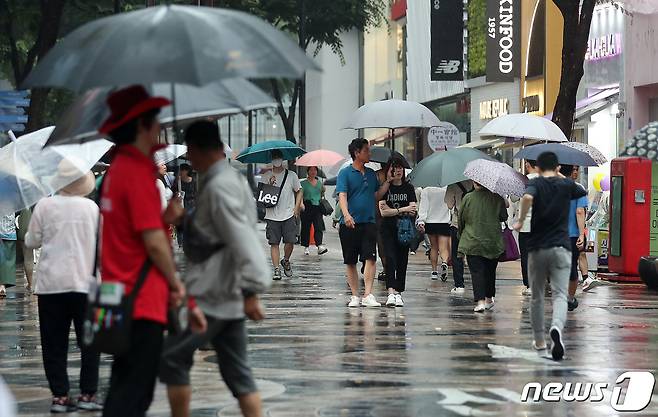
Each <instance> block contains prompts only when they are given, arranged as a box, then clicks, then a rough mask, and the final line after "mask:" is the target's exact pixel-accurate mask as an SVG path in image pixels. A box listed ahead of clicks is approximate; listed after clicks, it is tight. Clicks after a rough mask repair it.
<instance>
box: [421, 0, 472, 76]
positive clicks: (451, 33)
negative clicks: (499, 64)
mask: <svg viewBox="0 0 658 417" xmlns="http://www.w3.org/2000/svg"><path fill="white" fill-rule="evenodd" d="M429 1H430V7H431V11H430V35H431V39H430V79H431V80H432V81H461V80H463V79H464V2H463V1H462V0H429Z"/></svg>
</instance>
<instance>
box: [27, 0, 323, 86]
mask: <svg viewBox="0 0 658 417" xmlns="http://www.w3.org/2000/svg"><path fill="white" fill-rule="evenodd" d="M309 69H319V68H318V66H317V65H316V64H315V63H314V62H313V60H311V59H310V58H309V57H307V56H306V54H305V53H304V51H303V50H302V49H300V48H299V46H298V45H297V44H296V43H295V42H293V41H292V39H291V37H290V36H288V35H287V34H284V33H283V32H281V31H280V30H278V29H276V28H275V27H274V26H272V25H271V24H269V23H267V22H266V21H264V20H262V19H260V18H258V17H255V16H252V15H250V14H247V13H243V12H238V11H235V10H228V9H219V8H210V7H197V6H178V5H166V6H158V7H148V8H145V9H141V10H137V11H133V12H129V13H121V14H116V15H113V16H109V17H105V18H102V19H98V20H94V21H93V22H90V23H87V24H85V25H83V26H81V27H80V28H78V29H76V30H74V31H73V32H71V33H70V34H68V35H67V36H65V37H64V39H62V40H61V41H60V42H58V43H57V44H56V45H55V46H54V47H53V48H52V49H51V50H50V51H49V52H48V53H47V54H46V56H45V57H43V58H42V59H40V60H39V63H38V64H37V66H36V67H35V68H34V69H33V70H32V72H31V73H30V75H29V76H28V78H27V79H26V80H25V82H24V83H23V84H22V86H21V88H32V87H63V88H68V89H69V90H73V91H78V92H81V91H85V90H88V89H91V88H94V87H104V86H120V85H126V83H134V84H143V85H149V84H151V83H158V82H166V83H172V82H173V83H181V84H191V85H196V86H202V85H205V84H208V83H210V82H213V81H216V80H219V79H224V78H236V77H237V78H300V77H302V76H303V75H304V73H305V71H306V70H309Z"/></svg>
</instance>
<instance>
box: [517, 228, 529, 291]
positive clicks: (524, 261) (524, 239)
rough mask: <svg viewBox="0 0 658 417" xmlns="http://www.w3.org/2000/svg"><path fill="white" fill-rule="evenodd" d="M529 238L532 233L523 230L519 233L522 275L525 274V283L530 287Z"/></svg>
mask: <svg viewBox="0 0 658 417" xmlns="http://www.w3.org/2000/svg"><path fill="white" fill-rule="evenodd" d="M528 239H530V233H528V232H522V233H519V252H520V253H521V275H523V285H525V286H526V288H527V287H530V281H528Z"/></svg>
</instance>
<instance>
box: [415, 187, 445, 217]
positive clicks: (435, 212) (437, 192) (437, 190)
mask: <svg viewBox="0 0 658 417" xmlns="http://www.w3.org/2000/svg"><path fill="white" fill-rule="evenodd" d="M445 196H446V187H425V188H423V191H422V192H421V193H420V207H419V208H418V222H419V223H426V224H427V223H430V224H433V223H445V224H448V223H450V209H448V205H447V204H446V203H445Z"/></svg>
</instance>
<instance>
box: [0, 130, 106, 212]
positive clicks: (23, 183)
mask: <svg viewBox="0 0 658 417" xmlns="http://www.w3.org/2000/svg"><path fill="white" fill-rule="evenodd" d="M54 128H55V127H54V126H50V127H46V128H43V129H41V130H37V131H36V132H32V133H29V134H27V135H23V136H21V137H19V138H18V139H17V140H16V141H14V142H12V143H10V144H8V145H7V146H5V147H3V148H2V149H0V195H2V198H1V199H0V215H6V214H10V213H13V212H16V211H19V210H22V209H24V208H26V207H30V206H32V205H33V204H35V203H36V202H37V201H39V200H40V199H41V198H43V197H47V196H49V195H52V194H54V193H55V192H56V191H58V190H60V189H62V188H64V187H66V186H67V185H69V184H71V183H72V182H73V181H75V180H77V179H78V178H80V177H81V176H83V175H84V174H86V173H87V172H88V171H89V170H90V169H91V167H93V166H94V164H95V163H96V162H97V161H98V160H99V159H100V158H101V157H102V156H103V155H104V154H105V153H106V152H107V151H108V150H109V149H110V147H111V146H112V143H111V142H109V141H107V140H99V141H95V142H91V143H88V144H85V145H64V146H53V147H48V148H45V149H44V148H43V146H44V144H45V143H46V140H47V139H48V136H49V135H50V134H51V133H52V131H53V129H54ZM63 161H68V164H66V165H70V166H72V167H74V168H75V169H74V170H66V172H64V171H60V169H59V168H60V167H61V166H63V165H62V162H63Z"/></svg>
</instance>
